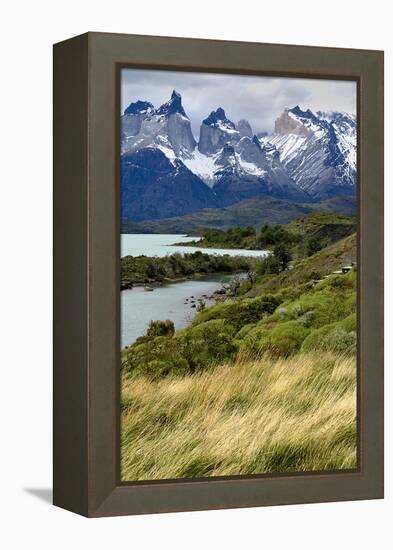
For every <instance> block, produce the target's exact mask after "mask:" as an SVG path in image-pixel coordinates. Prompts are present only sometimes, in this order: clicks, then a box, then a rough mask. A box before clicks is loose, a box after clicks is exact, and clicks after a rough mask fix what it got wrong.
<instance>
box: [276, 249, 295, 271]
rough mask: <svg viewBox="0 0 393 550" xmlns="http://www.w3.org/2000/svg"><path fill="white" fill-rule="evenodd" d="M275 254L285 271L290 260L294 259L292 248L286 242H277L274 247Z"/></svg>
mask: <svg viewBox="0 0 393 550" xmlns="http://www.w3.org/2000/svg"><path fill="white" fill-rule="evenodd" d="M273 254H274V256H275V257H276V258H277V259H278V260H279V262H280V265H281V270H282V271H285V270H286V269H287V267H288V264H289V262H290V261H291V260H292V254H291V251H290V249H289V248H288V247H287V246H285V245H284V244H277V245H276V246H275V247H274V249H273Z"/></svg>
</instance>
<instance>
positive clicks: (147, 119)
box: [122, 90, 196, 158]
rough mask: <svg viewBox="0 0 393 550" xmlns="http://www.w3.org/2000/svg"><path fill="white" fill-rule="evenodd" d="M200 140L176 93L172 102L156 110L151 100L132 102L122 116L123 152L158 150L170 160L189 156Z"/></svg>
mask: <svg viewBox="0 0 393 550" xmlns="http://www.w3.org/2000/svg"><path fill="white" fill-rule="evenodd" d="M195 146H196V141H195V139H194V136H193V134H192V131H191V124H190V121H189V119H188V117H187V115H186V113H185V111H184V108H183V106H182V101H181V95H180V94H179V93H178V92H176V91H175V90H173V92H172V95H171V98H170V99H169V101H167V102H166V103H164V104H163V105H161V107H159V108H158V109H154V107H153V105H152V104H151V103H149V102H147V101H136V102H135V103H131V104H130V105H129V107H128V108H127V109H126V111H125V113H124V116H123V117H122V151H123V152H132V151H137V150H139V149H142V148H144V147H158V148H160V149H161V150H162V151H164V152H165V154H167V155H168V156H169V157H170V158H173V157H174V156H187V155H190V154H191V153H192V151H193V150H194V149H195Z"/></svg>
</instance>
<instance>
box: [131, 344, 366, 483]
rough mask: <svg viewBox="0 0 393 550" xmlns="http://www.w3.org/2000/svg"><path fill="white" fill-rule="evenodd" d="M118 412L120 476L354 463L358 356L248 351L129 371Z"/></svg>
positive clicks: (185, 474) (243, 471)
mask: <svg viewBox="0 0 393 550" xmlns="http://www.w3.org/2000/svg"><path fill="white" fill-rule="evenodd" d="M121 420H122V444H121V445H122V449H121V455H122V464H121V467H122V472H121V473H122V479H123V480H138V479H139V480H142V479H145V480H146V479H150V480H151V479H173V478H186V477H204V476H227V475H240V474H242V475H245V474H256V473H273V472H301V471H315V470H332V469H347V468H355V467H356V366H355V358H353V357H343V356H339V355H337V354H333V353H324V354H323V355H322V354H318V353H308V354H299V355H296V356H294V357H292V358H289V359H282V360H272V359H269V358H268V357H261V358H260V359H258V360H255V359H252V360H251V359H248V358H247V357H243V358H240V359H238V360H237V362H236V363H235V364H234V365H225V366H222V367H217V368H216V369H214V370H210V371H205V372H203V373H200V374H195V375H192V376H185V377H183V378H175V377H173V378H164V379H161V380H156V381H152V380H149V379H148V378H146V377H143V376H141V377H138V378H133V379H128V380H127V379H126V380H124V382H123V387H122V416H121Z"/></svg>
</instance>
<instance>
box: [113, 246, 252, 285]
mask: <svg viewBox="0 0 393 550" xmlns="http://www.w3.org/2000/svg"><path fill="white" fill-rule="evenodd" d="M252 265H253V262H252V260H251V259H250V258H246V257H244V256H236V257H233V256H232V257H230V256H212V255H209V254H204V253H202V252H200V251H197V252H193V253H192V254H171V255H168V256H164V257H163V258H151V257H148V256H137V257H134V256H125V257H124V258H121V260H120V277H121V289H122V290H124V289H126V288H132V286H133V285H134V284H148V283H157V282H159V283H164V282H172V281H176V280H179V279H184V278H187V277H190V276H194V275H205V274H208V273H224V272H226V273H235V272H241V271H248V270H249V269H250V268H251V266H252Z"/></svg>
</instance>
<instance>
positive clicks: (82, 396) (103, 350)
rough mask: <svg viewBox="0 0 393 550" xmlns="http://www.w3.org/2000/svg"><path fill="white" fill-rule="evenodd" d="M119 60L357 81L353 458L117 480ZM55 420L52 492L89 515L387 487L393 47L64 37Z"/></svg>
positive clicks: (307, 499) (374, 494) (360, 493)
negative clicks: (386, 65)
mask: <svg viewBox="0 0 393 550" xmlns="http://www.w3.org/2000/svg"><path fill="white" fill-rule="evenodd" d="M121 66H134V67H139V68H159V69H172V70H176V69H177V70H188V71H190V70H193V71H203V72H224V73H239V74H263V75H280V76H293V77H302V76H303V77H308V78H325V79H326V78H332V79H345V80H356V81H357V82H358V122H359V130H358V134H359V153H358V173H359V185H358V198H359V201H358V202H359V206H358V213H359V224H358V227H359V237H358V244H359V250H358V257H359V267H360V269H359V270H358V273H359V275H358V278H359V289H360V290H359V298H358V312H359V315H358V317H359V321H358V332H359V336H360V338H359V345H358V380H359V383H358V397H359V399H358V417H359V420H358V426H359V468H358V469H357V470H356V471H355V470H354V471H349V470H346V471H340V472H320V473H316V472H314V473H307V474H296V475H271V476H269V475H264V476H248V477H242V476H236V477H229V478H206V479H195V480H194V479H190V480H166V481H164V480H163V481H156V482H134V483H120V481H119V374H118V373H119V346H118V341H119V340H118V334H119V294H120V293H119V277H118V273H119V271H118V266H119V253H118V251H119V215H118V213H119V204H118V201H119V199H118V196H119V195H118V118H119V116H118V114H119V111H118V97H119V93H118V85H117V84H118V78H116V75H118V71H119V67H121ZM116 83H117V84H116ZM53 420H54V421H53V429H54V451H53V452H54V503H55V504H56V505H58V506H61V507H63V508H66V509H68V510H71V511H73V512H76V513H79V514H82V515H85V516H89V517H100V516H111V515H122V514H143V513H155V512H174V511H186V510H207V509H218V508H236V507H250V506H263V505H278V504H293V503H311V502H321V501H325V502H328V501H339V500H358V499H372V498H382V497H383V52H380V51H369V50H349V49H335V48H318V47H306V46H286V45H285V46H284V45H274V44H254V43H246V42H226V41H212V40H194V39H185V38H167V37H152V36H137V35H120V34H106V33H87V34H84V35H81V36H79V37H75V38H72V39H70V40H66V41H64V42H61V43H59V44H56V45H55V46H54V415H53Z"/></svg>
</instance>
